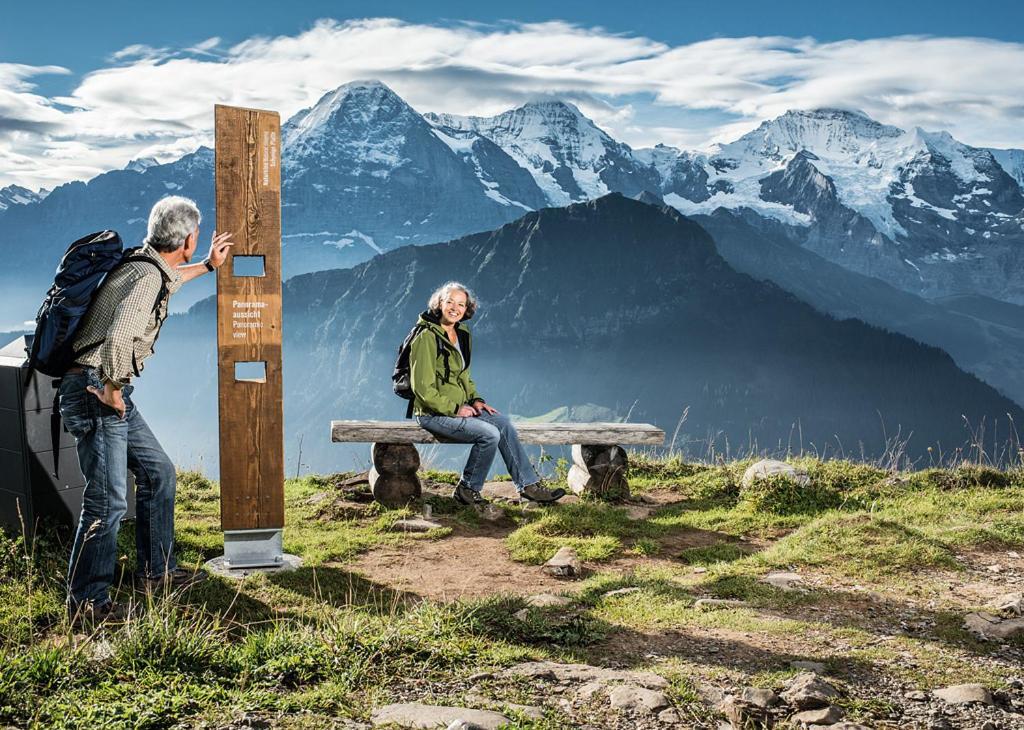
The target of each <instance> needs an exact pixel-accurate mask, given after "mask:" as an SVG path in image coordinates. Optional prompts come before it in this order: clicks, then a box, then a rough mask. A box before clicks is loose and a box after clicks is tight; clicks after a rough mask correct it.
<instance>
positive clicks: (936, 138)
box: [914, 127, 991, 183]
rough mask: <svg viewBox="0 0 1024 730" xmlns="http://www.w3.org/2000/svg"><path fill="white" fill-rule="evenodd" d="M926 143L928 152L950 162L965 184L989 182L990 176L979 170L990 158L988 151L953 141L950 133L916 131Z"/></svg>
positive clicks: (919, 129)
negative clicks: (981, 163)
mask: <svg viewBox="0 0 1024 730" xmlns="http://www.w3.org/2000/svg"><path fill="white" fill-rule="evenodd" d="M914 131H915V133H916V134H917V136H918V137H919V138H920V139H921V140H923V141H924V143H925V145H926V146H927V147H928V151H929V152H931V153H932V154H935V155H939V156H940V157H942V158H944V159H945V160H947V161H948V162H949V166H950V169H952V170H953V172H954V174H956V176H957V177H959V178H960V179H961V180H963V181H964V182H968V183H969V182H987V181H988V180H989V176H988V175H986V174H984V172H982V171H981V170H979V169H978V163H980V162H983V160H984V158H985V157H987V156H989V155H990V154H991V153H989V152H988V151H987V150H980V149H977V148H975V147H968V146H967V145H965V144H964V143H962V142H957V141H956V140H955V139H953V135H951V134H950V133H949V132H926V131H924V130H923V129H921V128H920V127H918V128H917V129H915V130H914Z"/></svg>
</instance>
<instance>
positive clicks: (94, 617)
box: [68, 601, 131, 631]
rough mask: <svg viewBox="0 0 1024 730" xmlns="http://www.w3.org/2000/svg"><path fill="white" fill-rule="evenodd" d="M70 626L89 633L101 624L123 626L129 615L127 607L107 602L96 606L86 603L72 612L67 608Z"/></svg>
mask: <svg viewBox="0 0 1024 730" xmlns="http://www.w3.org/2000/svg"><path fill="white" fill-rule="evenodd" d="M68 612H69V618H70V619H71V626H72V627H74V628H76V629H82V630H86V631H89V630H91V629H94V628H96V627H97V626H99V625H101V624H123V623H124V622H125V621H127V620H128V617H129V616H130V615H131V613H130V611H129V610H128V607H127V606H125V605H124V604H121V603H114V602H113V601H107V602H106V603H101V604H99V605H97V604H96V603H95V602H94V601H87V602H86V603H83V604H82V605H80V606H78V607H77V608H75V609H74V610H72V609H71V608H70V607H69V608H68Z"/></svg>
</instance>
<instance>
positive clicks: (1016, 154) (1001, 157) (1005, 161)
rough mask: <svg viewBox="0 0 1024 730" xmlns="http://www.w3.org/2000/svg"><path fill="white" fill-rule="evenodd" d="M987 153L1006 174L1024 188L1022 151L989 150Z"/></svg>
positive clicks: (1023, 156) (1023, 151) (1023, 153)
mask: <svg viewBox="0 0 1024 730" xmlns="http://www.w3.org/2000/svg"><path fill="white" fill-rule="evenodd" d="M988 152H989V153H990V154H991V155H992V157H994V158H995V160H996V162H998V163H999V166H1000V167H1002V168H1003V170H1005V171H1006V174H1007V175H1009V176H1010V177H1012V178H1013V179H1014V180H1016V181H1017V184H1018V185H1020V186H1021V187H1022V188H1024V150H1014V149H1010V150H999V149H994V148H989V149H988Z"/></svg>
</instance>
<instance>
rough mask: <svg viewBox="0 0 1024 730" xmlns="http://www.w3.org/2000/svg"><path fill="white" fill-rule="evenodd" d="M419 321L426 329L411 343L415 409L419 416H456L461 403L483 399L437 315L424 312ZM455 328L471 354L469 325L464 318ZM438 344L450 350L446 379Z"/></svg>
mask: <svg viewBox="0 0 1024 730" xmlns="http://www.w3.org/2000/svg"><path fill="white" fill-rule="evenodd" d="M417 324H420V325H423V326H424V327H425V329H424V330H423V331H422V332H420V333H419V334H418V335H416V337H415V338H413V341H412V344H410V345H409V379H410V381H411V383H412V392H413V395H414V396H415V398H414V399H413V404H412V412H413V413H414V414H415V415H417V416H432V415H434V416H436V415H440V416H454V415H455V414H456V412H458V410H459V408H460V407H461V406H464V405H466V404H468V403H472V402H474V401H483V398H481V397H480V394H479V393H477V390H476V384H475V383H473V378H472V377H470V375H469V368H468V367H467V366H466V365H465V363H464V361H463V358H462V356H461V355H460V354H459V351H458V350H457V349H455V345H453V344H452V343H451V341H450V340H449V339H448V334H447V333H446V332H445V331H444V329H443V328H442V327H441V324H440V321H439V318H438V317H437V315H435V314H433V313H430V312H424V313H423V314H421V315H420V318H419V321H418V322H417ZM455 329H456V332H457V333H458V337H459V346H460V347H461V348H462V351H463V352H465V353H467V354H469V353H470V352H471V348H472V345H473V340H472V337H471V335H470V334H469V329H468V328H467V327H466V326H465V325H464V324H462V323H461V322H460V323H459V324H457V325H455ZM438 340H440V342H439V341H438ZM439 346H440V347H443V348H444V349H445V350H446V351H447V352H448V368H449V372H448V378H447V380H446V379H445V367H444V365H445V360H444V355H443V354H442V353H441V352H440V351H439V349H438V347H439ZM470 360H472V355H470Z"/></svg>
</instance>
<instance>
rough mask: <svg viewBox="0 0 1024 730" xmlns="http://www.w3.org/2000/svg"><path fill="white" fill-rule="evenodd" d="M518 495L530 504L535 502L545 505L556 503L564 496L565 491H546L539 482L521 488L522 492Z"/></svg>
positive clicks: (560, 489) (559, 489)
mask: <svg viewBox="0 0 1024 730" xmlns="http://www.w3.org/2000/svg"><path fill="white" fill-rule="evenodd" d="M520 495H522V496H523V497H525V498H526V499H528V500H530V501H531V502H537V503H538V504H547V503H551V502H557V501H558V500H560V499H561V498H562V497H564V496H565V490H564V489H562V488H558V489H548V488H547V487H545V486H544V485H543V484H542V483H541V482H537V483H536V484H527V485H526V486H525V487H523V491H522V492H520Z"/></svg>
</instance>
